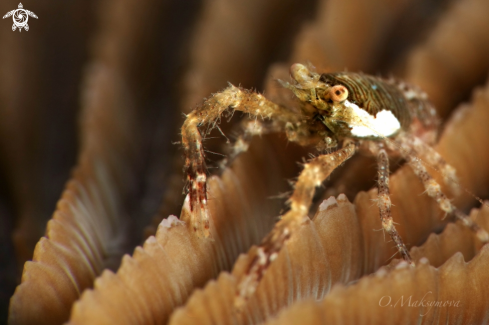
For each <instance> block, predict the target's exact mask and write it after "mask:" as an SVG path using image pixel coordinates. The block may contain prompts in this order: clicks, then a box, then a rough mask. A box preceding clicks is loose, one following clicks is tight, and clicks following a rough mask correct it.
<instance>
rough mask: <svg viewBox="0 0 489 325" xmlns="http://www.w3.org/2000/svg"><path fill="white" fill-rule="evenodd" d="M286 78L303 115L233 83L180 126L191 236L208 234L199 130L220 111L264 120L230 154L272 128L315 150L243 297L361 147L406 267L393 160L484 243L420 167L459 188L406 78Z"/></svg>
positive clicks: (294, 69) (308, 69)
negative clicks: (373, 167) (393, 192)
mask: <svg viewBox="0 0 489 325" xmlns="http://www.w3.org/2000/svg"><path fill="white" fill-rule="evenodd" d="M290 75H291V77H292V82H290V83H289V82H284V81H281V80H279V82H280V83H281V84H282V86H283V87H285V88H287V89H289V90H290V91H291V92H292V93H293V94H294V95H295V97H297V99H298V100H299V101H300V108H301V109H300V111H297V110H294V109H290V108H287V107H285V106H281V105H278V104H276V103H274V102H272V101H270V100H268V99H266V98H265V97H264V96H263V95H262V94H260V93H257V92H255V91H250V90H245V89H242V88H240V87H235V86H233V85H230V86H229V87H228V88H226V89H224V90H222V91H221V92H218V93H216V94H213V95H212V96H211V97H209V98H208V99H206V100H205V101H204V102H203V104H202V105H200V106H199V107H197V108H196V109H195V110H194V111H192V112H191V113H190V114H188V115H187V116H186V120H185V122H184V124H183V126H182V144H183V149H184V155H185V167H184V170H185V173H186V176H187V185H186V192H187V193H188V196H189V201H190V202H189V205H190V211H191V219H190V222H191V226H192V227H193V229H194V231H195V232H196V233H197V235H198V236H200V237H204V238H207V237H209V236H210V232H209V211H208V208H207V188H206V182H207V174H206V164H205V157H204V148H203V145H202V134H201V132H200V131H199V127H202V126H211V128H212V127H214V126H217V123H218V121H220V118H221V116H222V115H223V113H224V112H226V111H229V110H230V111H233V112H234V111H242V112H245V113H248V114H249V115H250V116H252V117H257V118H260V119H257V120H256V121H255V122H253V123H249V124H248V127H247V128H245V132H244V135H243V136H241V137H239V138H238V141H237V142H236V144H235V150H234V152H235V154H237V153H239V152H240V151H242V150H244V149H240V148H246V147H247V142H246V139H248V138H249V136H250V135H255V134H263V133H266V132H277V131H283V132H285V134H286V136H287V138H288V140H289V141H292V142H297V143H299V144H300V145H304V146H306V145H307V146H310V145H314V146H315V147H316V148H317V150H318V152H319V153H320V154H319V155H317V156H316V157H314V158H312V159H310V160H309V161H308V162H307V163H305V164H304V166H303V170H302V172H301V173H300V175H299V177H298V179H297V182H296V183H295V185H294V190H293V194H292V195H291V196H290V198H289V200H288V203H289V206H290V209H289V210H288V211H287V212H286V213H285V214H284V215H282V216H281V218H280V220H279V221H278V222H277V223H276V224H275V226H274V228H273V229H272V231H271V232H270V233H269V234H268V235H267V236H266V237H265V238H264V239H263V241H262V242H261V244H260V245H259V247H258V249H257V250H256V256H255V257H254V259H253V260H252V262H251V263H250V265H249V266H248V269H247V272H246V276H245V277H244V278H243V279H242V280H241V283H240V284H239V285H238V292H237V295H238V297H240V298H241V301H245V300H246V299H247V297H249V296H250V295H251V294H252V293H253V292H254V291H255V290H256V287H257V286H258V283H259V281H260V279H261V278H262V277H263V275H264V273H265V272H266V270H267V269H268V267H269V266H270V264H271V263H272V262H273V260H274V259H275V258H276V257H277V255H278V253H279V252H280V250H281V249H282V248H283V247H284V245H285V243H286V242H287V240H289V239H290V238H291V236H294V234H295V233H296V232H297V230H298V229H299V228H300V226H301V224H303V223H304V222H305V221H307V220H308V212H309V208H310V206H311V204H312V201H313V196H314V193H315V189H316V187H318V186H320V185H321V184H322V183H323V182H324V181H325V179H326V178H327V177H328V176H329V175H330V174H331V172H332V171H333V170H335V169H336V168H337V167H338V166H340V165H341V164H343V163H344V162H345V161H346V160H348V159H349V158H350V157H352V156H353V155H354V154H355V152H357V151H362V152H363V153H366V154H370V155H373V156H375V157H377V170H378V180H377V182H378V198H377V206H378V208H379V213H380V220H381V224H382V229H383V230H384V231H385V232H387V233H388V234H389V235H390V237H391V238H392V240H393V242H394V243H395V245H396V248H397V251H398V252H399V254H400V255H401V256H402V258H403V259H404V260H405V261H406V262H407V263H409V264H410V265H412V266H414V262H413V260H412V258H411V256H410V254H409V251H408V250H407V248H406V245H405V244H404V242H403V240H402V238H401V236H400V235H399V233H398V232H397V230H396V227H395V223H394V221H393V219H392V214H391V206H392V204H391V198H390V194H389V157H390V156H398V157H401V158H403V159H404V160H405V161H406V163H407V164H408V165H409V166H410V167H411V168H412V170H413V171H414V173H415V174H416V176H417V177H418V178H419V179H420V180H421V182H422V183H423V185H424V187H425V189H426V193H427V194H428V195H429V196H430V197H432V198H433V199H434V200H436V202H437V203H438V205H439V207H440V209H441V210H442V211H444V212H445V215H449V216H451V219H452V220H461V221H462V223H463V224H464V225H466V226H467V227H469V228H470V229H471V230H473V231H474V232H475V233H476V234H477V237H478V238H479V239H480V240H481V241H483V242H487V241H488V240H489V235H488V233H487V232H486V231H484V230H483V229H481V228H480V227H479V226H478V225H477V224H476V223H475V222H474V221H473V220H472V219H470V218H469V217H468V216H467V215H466V214H464V213H463V212H462V211H460V210H458V209H457V208H456V207H455V206H454V205H453V204H452V202H451V201H450V200H449V198H448V197H447V196H446V195H445V194H444V192H443V191H442V190H441V187H440V184H439V183H438V182H437V181H436V180H435V179H434V178H433V177H432V176H431V175H430V173H429V172H428V171H427V169H426V167H425V165H429V166H430V167H432V168H434V169H435V170H437V171H438V172H439V173H440V174H441V175H442V176H443V180H444V182H445V183H446V184H447V185H448V186H449V187H450V188H451V190H452V191H453V193H457V192H458V191H459V188H460V186H459V183H458V180H457V176H456V172H455V169H454V168H453V167H452V166H450V165H449V164H448V163H447V162H446V161H445V160H444V159H443V158H442V157H441V156H440V155H439V154H438V153H437V152H436V151H435V149H434V148H433V145H434V144H435V142H436V139H437V134H438V129H439V124H440V123H439V119H438V117H437V115H436V110H435V109H434V108H433V106H432V105H431V104H430V102H429V101H428V99H427V95H426V94H425V93H424V92H422V91H421V90H420V89H418V88H416V87H414V86H411V85H408V84H407V83H405V82H402V81H398V80H394V79H388V80H387V79H381V78H379V77H373V76H369V75H365V74H359V73H352V72H340V73H323V74H319V73H317V72H315V70H314V68H313V67H312V66H306V65H303V64H300V63H296V64H293V65H292V66H291V67H290ZM265 122H266V123H265Z"/></svg>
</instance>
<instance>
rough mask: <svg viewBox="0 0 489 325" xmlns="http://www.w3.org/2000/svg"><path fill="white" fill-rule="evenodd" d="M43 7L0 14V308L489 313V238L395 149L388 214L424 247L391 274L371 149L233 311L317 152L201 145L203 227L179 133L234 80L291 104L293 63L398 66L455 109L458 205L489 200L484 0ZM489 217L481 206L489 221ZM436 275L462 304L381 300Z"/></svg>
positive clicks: (441, 317)
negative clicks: (203, 234)
mask: <svg viewBox="0 0 489 325" xmlns="http://www.w3.org/2000/svg"><path fill="white" fill-rule="evenodd" d="M13 6H14V7H16V6H17V4H14V5H13ZM36 6H37V7H36ZM11 7H12V5H11V3H7V2H5V3H3V2H2V3H1V4H0V9H4V10H3V12H7V11H8V10H11V9H14V7H12V8H11ZM29 9H31V10H32V11H33V12H35V13H36V14H37V15H38V17H39V19H38V20H36V21H35V22H33V23H32V25H31V24H30V29H29V31H28V32H22V34H19V33H15V34H12V31H11V28H10V25H8V24H7V25H5V24H2V26H0V27H2V28H0V40H1V42H2V47H1V48H0V65H1V69H0V71H1V73H0V152H1V155H0V179H1V180H2V181H1V182H0V222H2V227H1V228H2V229H0V230H1V232H0V240H1V242H0V244H1V245H2V249H3V250H2V254H0V265H1V266H0V268H1V269H0V291H1V293H2V294H1V295H0V319H2V320H3V319H6V318H7V308H9V315H8V318H9V323H10V324H62V323H66V322H69V323H72V324H85V323H90V324H107V323H122V324H124V323H127V324H129V323H130V324H132V323H137V324H148V323H168V322H170V323H173V324H174V323H182V322H184V323H195V319H196V318H197V319H198V320H199V323H206V322H208V323H219V324H220V323H223V324H225V323H232V322H234V323H240V324H247V323H258V322H271V323H277V322H280V323H284V322H287V321H290V322H293V321H294V320H297V319H300V320H301V322H306V323H307V322H310V323H312V322H313V321H318V320H319V321H327V320H330V321H331V322H343V323H353V322H356V320H359V319H363V320H365V321H367V320H368V321H371V322H374V321H378V320H382V321H384V320H388V319H389V320H392V322H397V323H409V322H413V321H411V318H410V317H414V318H416V317H418V316H419V314H420V313H424V312H427V314H426V316H425V317H424V318H423V321H424V322H425V323H444V322H445V320H446V318H445V317H450V319H454V318H457V319H458V320H460V323H464V322H465V323H467V322H472V323H481V322H483V321H486V322H487V317H486V316H485V314H486V313H487V308H488V307H487V304H488V300H487V297H486V296H484V295H483V294H481V291H480V290H479V291H478V290H477V289H478V288H481V287H484V286H485V287H487V286H488V283H489V279H487V276H486V275H484V272H481V270H485V269H487V264H488V261H489V257H488V251H487V247H484V248H481V243H480V242H478V240H477V239H476V238H475V237H474V235H473V234H471V233H470V232H467V231H466V230H464V229H463V228H462V227H461V226H460V225H459V224H449V223H448V220H443V213H442V212H441V211H440V210H439V209H438V207H437V205H436V203H433V201H432V200H431V199H430V198H428V197H427V195H424V194H423V191H424V189H423V186H422V184H421V183H419V181H418V180H417V178H416V177H415V176H414V174H413V173H412V172H411V171H410V170H409V169H408V168H404V167H401V168H398V165H399V164H397V163H396V162H391V166H394V168H393V169H394V170H395V169H397V171H394V173H393V175H392V178H391V182H390V187H391V195H392V200H393V204H394V207H393V217H394V220H395V221H396V222H397V223H398V225H397V226H396V227H397V228H398V230H399V232H400V234H401V235H402V236H403V238H404V239H405V242H406V244H407V246H408V248H410V252H411V254H412V256H413V258H414V260H415V261H417V262H419V263H418V264H419V265H418V266H417V267H416V268H415V269H410V268H402V267H401V268H396V266H395V265H396V261H391V258H392V257H393V256H394V253H395V248H394V245H393V244H392V243H390V242H388V241H386V240H385V239H384V235H383V233H382V232H381V231H378V229H380V228H381V225H380V220H379V217H378V209H377V207H376V206H375V204H374V203H372V199H375V198H376V190H375V189H372V190H369V189H370V188H371V187H373V185H374V183H375V179H374V178H375V169H374V168H371V167H370V166H371V165H372V162H371V161H370V160H368V158H365V157H355V158H354V159H352V160H351V161H349V162H348V163H346V164H345V165H344V166H343V168H341V169H339V170H338V171H335V173H334V174H333V175H332V176H331V178H330V180H327V181H326V183H325V187H326V189H325V190H323V191H322V192H323V193H319V194H318V196H317V198H316V201H317V203H316V205H315V207H314V208H313V210H312V211H311V216H313V217H312V218H311V221H310V222H308V223H306V224H305V225H304V226H303V227H302V228H301V230H300V232H301V234H300V235H301V236H294V237H293V238H292V239H291V240H290V241H289V243H288V244H287V248H286V249H285V250H283V251H282V252H281V253H280V254H279V256H278V257H277V259H276V261H275V262H274V263H273V265H272V267H271V268H270V270H269V271H268V272H267V273H266V274H265V277H264V278H263V280H262V283H261V285H260V286H259V287H258V289H257V291H256V293H255V294H254V295H253V296H252V297H251V299H250V301H249V302H248V304H247V305H246V307H245V309H244V310H242V311H241V312H238V311H236V310H234V307H233V299H234V296H235V294H236V290H237V289H236V283H237V281H238V280H239V278H240V277H241V276H242V275H243V273H244V269H243V267H244V265H245V264H246V261H247V259H248V258H249V256H250V255H249V253H253V252H254V250H255V249H256V248H255V247H254V246H253V245H256V244H258V243H259V242H260V241H261V240H262V238H263V237H264V236H265V235H266V234H267V232H268V230H269V229H270V228H271V227H272V225H273V223H274V222H275V221H276V217H277V216H279V215H280V214H281V213H282V212H281V211H282V210H283V209H284V208H285V205H284V201H285V200H284V198H285V197H287V193H286V191H289V190H290V187H289V185H288V184H287V181H286V180H287V179H290V178H291V177H294V175H297V172H298V170H300V166H298V164H297V163H298V162H302V161H303V159H304V158H307V154H308V153H307V152H306V151H304V150H302V149H301V148H298V147H296V146H295V145H292V144H287V143H286V142H285V141H284V137H280V136H275V135H272V136H265V137H263V138H262V139H253V141H252V143H251V146H250V148H249V150H248V152H245V153H243V154H241V155H240V156H238V157H237V158H236V159H234V161H232V162H230V163H229V166H228V167H226V168H221V167H219V164H218V161H219V160H220V159H221V158H222V157H220V156H218V155H213V153H212V152H207V153H206V158H208V159H209V160H210V166H211V167H212V166H217V167H218V168H217V170H216V169H209V171H208V172H209V174H213V175H214V176H212V177H210V180H211V181H210V182H211V186H210V193H211V194H212V197H211V199H210V205H211V206H212V214H211V215H212V220H211V231H212V232H214V234H215V236H214V238H215V240H214V241H209V240H208V239H203V238H196V237H195V236H194V235H193V233H192V232H191V231H189V224H190V223H189V222H187V221H188V214H187V210H186V207H185V205H184V207H183V210H181V207H182V204H184V203H183V201H184V197H183V195H181V191H182V189H183V186H184V183H183V174H182V172H181V169H182V167H183V161H181V152H180V151H179V150H178V148H179V144H178V143H177V144H172V143H175V142H178V141H179V134H178V133H179V128H180V127H181V125H182V123H183V121H184V119H183V118H182V117H181V114H182V112H183V113H188V112H189V111H190V110H191V108H193V107H194V106H195V105H197V104H198V102H199V101H201V100H203V99H204V97H208V96H209V95H210V94H211V93H213V92H216V91H219V90H220V89H223V88H225V87H226V86H227V84H226V82H227V81H231V82H233V83H235V84H236V86H238V85H239V84H240V83H242V85H241V86H242V87H245V88H250V87H256V88H257V89H258V91H260V90H263V89H264V90H265V92H264V96H265V97H267V98H269V99H273V100H274V101H275V102H278V103H291V102H292V103H294V99H293V98H292V96H291V94H290V92H289V91H288V90H287V89H283V88H281V87H280V86H279V85H278V83H277V82H276V81H275V80H276V79H277V78H280V79H283V80H287V79H288V67H289V66H290V63H293V62H302V63H307V61H310V62H311V63H312V64H314V65H316V67H317V68H318V70H320V71H325V72H331V71H342V70H345V69H347V70H348V71H363V72H366V73H370V74H378V73H381V74H383V75H384V76H387V77H388V76H389V75H390V74H395V75H396V77H399V78H403V79H405V80H407V81H409V82H410V83H412V84H415V85H417V86H419V87H420V88H422V89H423V90H425V91H426V92H427V93H428V95H429V97H430V99H431V101H432V102H433V104H434V106H435V107H436V108H437V110H438V112H439V114H440V115H441V116H442V117H443V119H444V123H443V132H442V135H441V137H440V140H439V143H438V145H437V150H438V151H439V152H440V154H441V155H442V156H443V157H444V158H445V159H446V160H447V161H448V162H449V163H450V164H451V165H453V166H454V167H455V168H456V170H457V172H458V175H459V178H460V182H461V184H460V185H461V189H462V195H461V196H459V197H457V198H455V199H454V203H455V204H456V205H457V206H459V207H461V208H462V209H464V210H465V211H466V212H467V211H469V209H471V208H472V207H474V206H477V204H478V202H477V200H476V199H475V198H474V196H477V197H481V198H482V199H486V198H487V197H488V195H489V186H488V184H489V169H488V167H487V166H489V151H488V150H487V140H488V139H489V134H488V132H489V129H488V128H487V127H485V125H484V123H485V121H487V120H489V116H488V114H489V110H488V107H489V86H488V85H486V86H484V87H483V88H478V86H480V85H482V84H483V82H484V79H485V78H486V77H487V71H488V68H489V60H488V59H487V58H488V57H489V55H488V54H489V53H488V51H489V20H487V19H486V17H485V13H487V12H488V10H489V7H488V2H487V1H486V0H463V1H453V2H448V1H435V0H432V1H421V0H417V1H405V0H397V1H386V0H375V1H369V2H362V3H361V4H359V2H358V1H353V0H347V1H343V0H317V1H312V0H310V1H303V2H296V1H288V0H287V1H280V2H279V1H266V3H265V2H263V1H245V0H236V1H232V3H231V2H229V1H222V0H202V1H185V2H177V1H156V0H144V1H136V0H122V1H114V0H104V1H100V2H94V1H83V2H82V1H72V2H70V4H63V5H60V4H59V3H58V2H54V1H44V2H42V3H39V4H32V5H30V7H29ZM426 13H429V15H428V14H426ZM433 17H436V19H434V18H433ZM2 23H5V21H2ZM19 35H20V36H19ZM237 117H239V116H237ZM237 117H233V118H232V119H231V117H229V118H230V119H231V122H230V125H232V124H233V123H234V122H235V120H236V118H237ZM223 120H224V119H223ZM77 123H78V125H79V127H78V129H77V128H76V125H77ZM229 130H230V129H226V128H225V127H224V128H223V131H224V133H225V134H226V135H227V136H228V137H229V138H231V139H234V137H235V136H236V135H235V134H233V133H232V132H230V131H229ZM214 134H215V137H218V138H217V139H211V138H212V137H214ZM77 135H78V140H76V137H77ZM211 138H209V139H208V140H206V142H205V143H204V144H205V145H206V147H207V148H209V150H210V151H213V152H218V153H220V152H222V150H221V149H220V146H219V144H223V143H225V142H226V139H225V138H223V137H222V136H221V135H220V134H219V132H216V131H214V133H212V134H211ZM76 153H77V155H76ZM213 163H214V164H213ZM72 166H74V169H73V171H72V173H71V175H70V168H71V167H72ZM433 173H434V174H435V175H437V174H438V173H437V172H436V171H433ZM435 177H438V178H439V177H440V176H439V175H438V176H435ZM64 182H65V183H66V185H65V188H64V190H63V188H62V184H63V183H64ZM343 192H344V193H345V194H346V195H344V194H342V193H343ZM447 192H449V190H448V189H447ZM469 192H470V193H472V195H470V194H469ZM60 193H61V194H60ZM331 195H333V198H331ZM272 196H274V197H275V198H271V197H272ZM277 196H279V198H277ZM57 198H59V201H58V204H57V205H55V200H56V199H57ZM53 212H54V213H53ZM180 212H181V214H180ZM51 213H53V215H52V218H51V219H50V220H49V214H51ZM487 213H488V212H487V208H486V207H484V208H482V209H480V210H473V211H472V214H471V216H472V218H477V219H478V220H479V221H480V222H481V224H482V226H483V227H485V228H486V229H488V222H487ZM170 214H172V215H179V214H180V220H177V219H176V218H175V217H174V216H171V217H169V215H170ZM48 220H49V221H48ZM4 221H5V222H4ZM182 222H184V223H182ZM3 225H5V227H4V226H3ZM151 233H152V234H154V236H149V237H148V235H149V234H151ZM42 234H44V236H42ZM41 236H42V237H41ZM36 242H37V245H36V244H35V243H36ZM138 245H142V246H141V247H139V246H138ZM34 246H35V249H34ZM247 252H248V254H247ZM457 252H459V253H457ZM127 254H130V256H128V255H127ZM240 254H242V255H240ZM29 259H32V260H31V261H27V260H29ZM26 261H27V262H26ZM464 261H465V262H464ZM24 262H26V263H25V264H24ZM17 265H20V267H18V272H17V274H18V279H17V282H16V279H15V277H14V276H12V274H14V273H15V269H16V267H17ZM22 265H23V272H22V279H21V278H20V274H21V269H22ZM486 273H487V272H486ZM471 281H473V282H471ZM421 282H422V283H423V285H421V284H420V283H421ZM15 285H18V286H17V289H16V291H15V293H14V292H13V288H14V286H15ZM449 287H450V288H449ZM427 291H432V292H433V296H432V297H431V298H430V299H431V300H430V301H433V300H436V301H446V300H454V299H455V300H460V304H461V306H464V307H463V308H462V307H460V308H450V309H440V308H438V307H433V309H432V310H425V309H422V310H417V309H416V308H414V307H413V308H411V307H410V308H405V306H404V307H396V308H383V307H381V306H379V305H378V303H379V300H380V299H381V298H382V297H383V296H387V295H389V296H391V297H392V300H393V301H394V300H396V299H397V298H398V297H400V296H404V297H409V296H411V295H412V296H413V299H414V298H416V299H418V298H419V297H420V295H421V296H422V295H423V294H425V293H426V292H427ZM10 297H11V298H10ZM8 298H10V301H7V299H8ZM318 299H320V301H313V300H318ZM419 299H421V298H419ZM8 305H9V306H8ZM353 306H355V307H353ZM179 307H180V308H179ZM465 307H467V308H468V307H470V309H466V308H465ZM437 308H438V309H437ZM469 312H470V315H472V316H470V315H469ZM467 317H472V318H467ZM484 317H486V318H484Z"/></svg>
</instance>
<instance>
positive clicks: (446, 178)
mask: <svg viewBox="0 0 489 325" xmlns="http://www.w3.org/2000/svg"><path fill="white" fill-rule="evenodd" d="M412 143H413V147H414V150H415V151H416V152H417V153H418V155H419V156H420V158H421V159H423V160H424V161H426V162H427V163H428V164H429V165H431V166H433V167H434V168H435V169H436V170H439V171H440V173H441V174H442V176H443V182H444V183H445V184H446V185H448V186H449V187H450V190H451V191H452V193H453V195H455V196H457V195H459V194H460V186H459V181H458V177H457V174H456V171H455V168H453V167H452V166H451V165H449V164H448V163H447V162H446V161H445V159H443V157H442V156H441V155H440V154H439V153H438V152H436V150H435V149H433V147H431V146H429V145H427V144H426V143H425V142H424V141H422V140H421V139H419V138H417V137H412Z"/></svg>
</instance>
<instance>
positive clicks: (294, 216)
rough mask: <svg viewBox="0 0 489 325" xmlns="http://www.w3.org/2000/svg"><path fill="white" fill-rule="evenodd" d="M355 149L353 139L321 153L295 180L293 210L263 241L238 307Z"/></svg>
mask: <svg viewBox="0 0 489 325" xmlns="http://www.w3.org/2000/svg"><path fill="white" fill-rule="evenodd" d="M355 150H356V149H355V144H354V143H353V142H350V143H348V144H346V145H345V146H344V147H343V148H342V149H340V150H338V151H335V152H333V153H330V154H326V155H321V156H318V157H316V158H314V159H312V160H311V161H309V162H308V163H306V164H305V165H304V169H303V170H302V172H301V174H300V175H299V179H298V180H297V182H296V184H295V188H294V193H293V194H292V196H291V197H290V199H289V203H290V210H289V211H288V212H287V213H286V214H285V215H284V216H283V217H282V218H281V220H280V221H279V222H277V223H276V224H275V227H274V228H273V229H272V231H271V232H270V233H269V234H268V235H267V236H266V237H265V239H264V240H263V241H262V243H261V244H260V246H259V247H258V249H257V252H256V256H255V257H254V259H253V261H252V262H251V263H250V265H249V267H248V270H247V272H246V273H245V275H244V276H243V278H242V279H240V282H239V284H238V292H237V297H236V301H235V305H236V307H238V308H240V307H241V306H242V305H243V304H244V303H245V302H246V300H247V299H248V298H249V297H250V296H251V295H252V294H253V293H254V292H255V290H256V288H257V286H258V284H259V282H260V280H261V279H262V277H263V275H264V274H265V272H266V270H267V269H268V267H269V266H270V263H271V262H273V260H274V259H275V258H276V257H277V255H278V253H279V252H280V250H281V249H282V248H283V247H284V245H285V243H286V241H287V240H288V239H289V238H290V237H291V236H292V235H293V234H294V233H295V232H296V231H297V230H298V228H300V226H301V224H302V223H303V222H304V221H305V220H307V219H308V212H309V207H310V206H311V203H312V199H313V196H314V191H315V188H316V187H317V186H320V185H321V184H322V182H323V181H324V180H325V179H326V178H327V177H328V176H329V175H330V174H331V172H332V171H333V170H335V169H336V168H337V167H338V166H339V165H341V164H342V163H343V162H345V161H346V160H347V159H349V158H350V157H351V156H353V154H354V153H355Z"/></svg>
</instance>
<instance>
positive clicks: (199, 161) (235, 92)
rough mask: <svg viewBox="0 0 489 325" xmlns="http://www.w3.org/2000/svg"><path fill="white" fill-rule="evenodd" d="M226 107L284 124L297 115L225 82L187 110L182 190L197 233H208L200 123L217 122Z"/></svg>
mask: <svg viewBox="0 0 489 325" xmlns="http://www.w3.org/2000/svg"><path fill="white" fill-rule="evenodd" d="M227 109H235V110H238V111H242V112H245V113H248V114H250V115H252V116H256V117H261V118H270V119H273V120H274V121H275V122H276V123H278V124H281V125H285V123H287V122H290V121H292V122H295V121H297V120H298V119H299V118H300V116H299V115H298V114H297V113H294V112H291V111H289V110H287V109H285V108H283V107H281V106H279V105H277V104H274V103H272V102H270V101H269V100H267V99H266V98H265V97H263V95H261V94H258V93H255V92H251V91H247V90H244V89H241V88H239V87H235V86H232V85H231V86H229V87H228V88H226V89H224V90H223V91H221V92H219V93H216V94H214V95H212V96H211V97H210V98H208V99H207V100H205V101H204V103H203V104H202V106H200V107H198V108H197V109H195V110H194V111H192V112H191V113H190V114H188V115H187V118H186V120H185V122H184V124H183V126H182V145H183V149H184V156H185V167H184V171H185V173H186V175H187V185H186V191H187V192H188V193H189V197H190V211H191V221H190V223H191V225H192V227H193V229H194V231H195V232H196V233H197V235H198V236H200V237H208V236H209V235H210V232H209V215H208V211H207V176H206V165H205V159H204V149H203V146H202V136H201V134H200V132H199V127H200V126H205V125H209V124H210V125H211V126H212V124H215V123H217V121H218V119H219V118H220V117H221V115H222V113H223V112H224V111H226V110H227Z"/></svg>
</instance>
